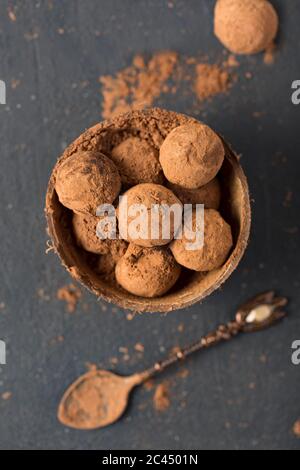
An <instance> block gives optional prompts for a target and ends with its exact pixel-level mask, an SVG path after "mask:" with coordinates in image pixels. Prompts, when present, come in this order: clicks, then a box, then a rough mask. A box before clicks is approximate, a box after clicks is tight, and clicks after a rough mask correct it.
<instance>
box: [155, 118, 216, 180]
mask: <svg viewBox="0 0 300 470" xmlns="http://www.w3.org/2000/svg"><path fill="white" fill-rule="evenodd" d="M224 156H225V150H224V146H223V143H222V141H221V139H220V137H218V135H217V134H216V133H215V132H214V131H213V130H212V129H210V127H208V126H206V125H205V124H201V123H191V124H185V125H182V126H178V127H176V128H175V129H173V130H172V131H171V132H170V134H169V135H168V136H167V138H166V139H165V140H164V142H163V144H162V146H161V148H160V157H159V159H160V163H161V166H162V168H163V171H164V174H165V176H166V178H167V179H168V180H169V181H170V182H171V183H174V184H178V185H179V186H182V187H183V188H188V189H196V188H199V187H200V186H204V185H205V184H207V183H208V182H209V181H211V180H212V179H213V178H214V177H215V176H216V174H217V173H218V171H219V170H220V168H221V166H222V163H223V160H224Z"/></svg>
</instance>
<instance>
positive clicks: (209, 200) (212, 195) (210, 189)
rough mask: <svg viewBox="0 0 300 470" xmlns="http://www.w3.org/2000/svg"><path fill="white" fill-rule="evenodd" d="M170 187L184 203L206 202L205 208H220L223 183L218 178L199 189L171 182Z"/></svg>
mask: <svg viewBox="0 0 300 470" xmlns="http://www.w3.org/2000/svg"><path fill="white" fill-rule="evenodd" d="M168 187H169V188H170V189H171V190H172V191H173V193H174V194H175V195H176V196H177V197H178V199H180V201H181V202H182V204H193V205H195V204H204V207H205V209H218V208H219V206H220V201H221V185H220V182H219V180H218V179H217V178H214V179H213V180H211V181H210V182H209V183H207V184H206V185H204V186H201V187H200V188H198V189H186V188H182V186H178V185H177V184H172V183H169V184H168Z"/></svg>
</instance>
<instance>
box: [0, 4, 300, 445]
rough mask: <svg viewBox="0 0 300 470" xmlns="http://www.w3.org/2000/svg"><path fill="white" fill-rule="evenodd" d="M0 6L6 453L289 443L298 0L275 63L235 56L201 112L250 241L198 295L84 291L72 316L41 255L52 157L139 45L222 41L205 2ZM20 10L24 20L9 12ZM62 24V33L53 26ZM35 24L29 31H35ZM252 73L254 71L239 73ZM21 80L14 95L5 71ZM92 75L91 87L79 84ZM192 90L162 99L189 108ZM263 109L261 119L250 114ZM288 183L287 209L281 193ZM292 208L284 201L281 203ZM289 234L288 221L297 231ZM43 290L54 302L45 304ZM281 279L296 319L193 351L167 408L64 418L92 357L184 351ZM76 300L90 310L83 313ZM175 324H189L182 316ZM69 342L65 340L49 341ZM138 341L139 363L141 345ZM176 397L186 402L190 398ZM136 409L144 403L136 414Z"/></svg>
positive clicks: (294, 389) (123, 367) (58, 280)
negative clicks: (194, 298) (238, 162)
mask: <svg viewBox="0 0 300 470" xmlns="http://www.w3.org/2000/svg"><path fill="white" fill-rule="evenodd" d="M167 3H168V2H167V1H164V0H155V1H154V0H152V1H150V0H99V1H96V0H85V1H79V0H77V1H76V0H60V1H53V2H50V0H49V1H47V0H44V1H30V0H22V1H17V2H8V1H4V0H2V1H1V4H0V51H1V69H0V70H1V76H0V78H1V79H2V80H5V81H6V83H7V84H8V96H7V105H6V106H0V119H1V143H2V145H1V172H0V182H1V198H0V204H1V206H0V211H1V220H0V234H1V244H0V259H1V265H0V266H1V268H0V269H1V283H0V302H4V303H5V305H6V306H5V308H4V310H1V311H0V338H1V339H4V340H6V341H7V345H8V358H7V360H8V363H7V365H6V366H2V367H1V370H0V394H2V393H3V392H6V391H11V392H12V397H11V399H10V400H8V401H4V400H1V399H0V448H1V449H7V448H17V449H24V448H25V449H49V448H50V449H55V448H56V449H117V448H118V449H230V448H233V449H246V448H250V449H265V448H267V449H282V448H284V449H297V448H299V441H298V440H297V439H296V438H295V437H294V436H293V433H292V431H291V428H292V426H293V424H294V422H295V421H296V419H298V418H299V417H300V404H299V378H300V366H299V367H295V366H292V364H291V344H292V341H293V340H295V339H300V317H299V308H300V298H299V287H300V273H299V253H298V248H299V232H297V233H294V234H291V233H289V232H290V229H294V228H295V227H297V228H298V227H299V206H300V197H299V194H298V188H299V147H300V131H299V117H300V106H299V107H296V106H293V105H292V103H291V99H290V96H291V82H292V81H293V80H295V79H300V76H299V74H300V72H299V66H300V59H299V46H300V32H299V19H300V3H299V1H298V0H289V1H288V2H287V1H283V0H282V1H280V0H278V1H274V4H275V5H276V6H277V7H278V8H279V11H280V14H281V21H282V25H281V35H280V50H279V52H278V55H277V58H276V62H275V64H274V65H273V66H271V67H267V66H265V65H264V64H263V60H262V56H260V55H259V56H256V57H251V58H243V59H241V60H240V62H241V64H242V66H241V67H240V68H239V70H238V74H239V76H240V80H239V82H238V83H237V84H236V85H235V87H234V88H233V89H232V91H231V92H230V94H229V95H228V96H221V97H218V98H216V99H214V100H213V101H212V103H210V104H206V105H205V106H203V107H202V109H200V117H202V118H205V119H206V121H207V122H208V123H209V124H210V125H212V126H213V127H214V128H216V129H217V130H218V131H219V132H221V133H222V134H223V135H225V136H226V137H227V139H228V140H229V141H230V142H232V144H233V145H234V147H235V148H236V149H237V151H238V152H240V153H242V155H243V157H242V163H243V166H244V168H245V170H246V172H247V175H248V177H249V184H250V188H251V193H252V196H253V198H254V199H255V203H254V204H253V228H252V235H251V242H250V246H249V249H248V251H247V254H246V256H245V257H244V259H243V262H242V263H241V265H240V267H239V269H238V270H237V271H236V272H235V273H234V275H233V276H232V277H231V278H230V280H229V281H228V282H227V283H226V284H225V286H224V288H223V289H222V291H219V292H217V293H215V294H214V295H212V296H211V297H210V298H209V299H208V300H206V301H205V302H204V303H203V304H202V305H195V306H193V307H192V308H190V309H188V310H186V311H179V312H175V313H172V314H170V315H169V316H167V317H165V316H159V315H156V314H153V315H142V316H138V317H136V318H135V319H134V320H133V321H127V320H126V315H125V312H124V311H121V310H117V312H115V313H113V312H112V311H111V306H107V311H106V312H103V309H102V308H101V305H103V304H101V303H100V304H99V303H97V300H96V299H95V298H94V297H93V296H92V295H91V294H89V293H88V292H85V293H84V297H83V300H82V302H81V304H80V307H79V308H78V309H77V311H76V313H75V314H74V315H70V314H68V313H65V311H64V306H63V304H62V303H61V302H59V301H58V300H56V298H55V295H56V291H57V289H58V288H59V287H61V286H62V285H64V284H65V283H68V282H70V279H69V277H68V276H67V274H66V273H65V272H64V270H63V268H62V267H61V266H60V263H59V261H58V259H57V257H56V256H55V255H53V254H49V255H48V256H46V255H45V241H46V235H45V221H44V216H43V205H44V194H45V190H46V185H47V180H48V177H49V174H50V172H51V169H52V167H53V165H54V163H55V161H56V158H57V156H58V155H59V154H60V153H61V151H62V149H63V148H64V146H65V145H66V143H69V142H70V141H72V140H73V139H74V138H75V137H76V136H77V135H78V134H79V133H81V132H82V131H83V129H84V128H86V127H89V126H90V125H92V124H93V123H95V122H97V121H98V120H99V119H101V114H100V106H101V95H100V93H99V83H98V77H99V75H101V74H105V73H114V72H115V71H117V70H118V69H119V68H121V67H123V66H125V65H126V64H129V63H130V60H131V58H132V55H133V54H134V53H136V52H145V53H151V52H153V51H155V50H158V49H164V48H170V49H174V50H177V51H179V52H181V53H184V54H187V55H201V54H208V55H209V57H210V59H211V60H212V61H214V60H215V59H217V58H220V56H221V55H222V47H221V46H220V44H219V43H218V42H217V40H216V39H215V38H214V36H213V34H212V10H213V4H214V2H213V1H212V0H185V1H181V0H178V1H173V2H169V3H173V4H174V8H169V7H168V6H167ZM9 5H13V6H15V5H17V10H16V16H17V21H16V22H12V21H10V20H9V18H8V14H7V7H8V6H9ZM58 28H64V34H59V32H58ZM28 33H35V35H36V37H35V38H34V39H31V40H29V38H28ZM245 72H252V74H253V78H252V80H247V79H245V78H244V73H245ZM13 79H19V80H20V85H19V86H18V87H17V88H16V89H12V87H11V86H10V83H11V80H13ZM85 81H88V83H87V84H86V86H82V83H83V82H85ZM192 102H193V99H192V97H189V96H187V97H186V98H185V99H182V97H176V96H175V97H173V98H172V101H168V100H167V99H166V100H164V99H162V100H160V101H159V103H158V104H159V105H161V106H165V107H168V108H170V109H173V110H177V111H182V112H190V109H192V108H193V106H192V104H193V103H192ZM256 111H259V112H261V111H262V112H264V114H263V116H262V117H261V118H260V119H254V118H253V116H252V114H253V112H256ZM289 191H292V192H293V197H292V200H291V202H290V204H284V201H285V199H286V195H287V193H288V192H289ZM286 206H288V207H286ZM293 231H294V230H292V232H293ZM40 288H42V289H44V290H45V292H46V294H48V295H49V296H50V300H49V301H45V300H41V299H40V298H38V295H37V291H38V289H40ZM269 288H276V289H277V290H278V291H279V292H280V293H281V294H285V295H288V296H289V297H290V299H291V305H290V308H289V312H290V317H289V318H288V319H287V320H286V321H285V322H284V323H283V324H282V325H281V326H278V327H276V328H274V329H272V330H269V331H266V332H263V333H260V334H257V335H254V336H245V337H243V338H240V339H238V340H236V341H235V342H233V343H232V344H230V345H223V346H220V347H218V348H217V349H215V350H212V351H210V352H206V353H204V354H203V355H200V356H197V357H194V358H191V360H190V361H189V363H188V364H187V367H188V369H189V377H187V378H186V379H182V378H181V379H180V378H178V377H177V378H176V373H175V371H174V374H173V373H170V374H167V375H166V377H169V378H171V377H174V378H175V379H176V380H175V383H174V384H173V386H172V388H171V392H172V398H171V406H170V408H169V409H168V410H167V411H166V412H165V413H157V412H155V411H154V410H153V407H152V402H151V401H152V396H151V394H152V392H147V391H145V390H143V389H141V390H139V391H137V393H136V394H135V396H134V398H133V402H132V407H131V409H130V410H129V413H127V415H126V417H125V418H124V419H123V420H122V421H120V422H119V423H117V424H116V425H114V426H112V427H110V428H107V429H104V430H101V431H95V432H87V433H83V432H77V431H73V430H68V429H66V428H63V427H62V426H61V425H60V424H59V423H58V422H57V420H56V407H57V404H58V401H59V399H60V397H61V394H62V392H63V390H64V388H65V387H66V386H67V385H68V384H69V383H70V382H71V381H72V380H73V379H74V378H76V377H77V376H78V375H79V374H80V373H82V372H84V371H85V363H86V362H88V361H90V362H97V363H101V364H102V365H103V366H105V367H109V361H108V359H109V358H110V357H112V356H118V357H122V355H120V353H119V352H118V348H119V347H120V346H127V347H129V350H130V355H131V361H129V362H128V363H126V362H122V360H121V362H120V364H119V366H118V370H119V371H120V372H121V373H131V372H133V371H135V370H137V369H139V368H142V367H143V366H148V365H150V364H152V362H153V361H155V360H156V359H158V358H159V357H160V356H161V351H163V349H165V350H168V349H170V348H171V347H172V346H173V345H174V344H175V345H178V344H179V345H184V344H186V343H189V342H190V341H193V340H195V339H197V338H198V336H200V335H202V334H204V333H206V332H208V331H209V330H211V329H213V328H214V327H215V326H216V325H217V324H218V323H219V322H220V321H227V320H229V319H230V318H231V316H232V314H233V312H234V311H235V308H236V306H238V305H239V303H240V302H242V301H244V300H245V299H246V298H247V297H249V296H252V295H253V294H256V293H257V292H259V291H261V290H265V289H269ZM83 304H87V305H88V310H87V311H84V309H83ZM181 323H183V324H184V331H183V332H182V333H179V332H178V331H177V328H178V326H179V325H180V324H181ZM59 335H63V336H64V341H63V342H62V343H54V344H53V339H54V338H56V337H57V336H59ZM137 342H142V343H143V344H144V346H145V353H144V355H143V357H141V358H139V357H138V355H137V354H134V353H133V352H132V351H133V347H134V345H135V344H136V343H137ZM183 402H185V404H186V406H185V407H184V406H183ZM144 406H145V408H144V409H141V408H143V407H144Z"/></svg>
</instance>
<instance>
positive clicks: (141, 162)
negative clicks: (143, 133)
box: [111, 137, 164, 186]
mask: <svg viewBox="0 0 300 470" xmlns="http://www.w3.org/2000/svg"><path fill="white" fill-rule="evenodd" d="M111 158H112V160H113V161H114V163H115V164H116V167H117V168H118V170H119V172H120V175H121V180H122V183H124V185H125V186H134V185H136V184H140V183H157V184H163V182H164V175H163V171H162V168H161V165H160V163H159V152H158V150H157V149H156V148H154V147H152V145H150V144H149V143H148V142H147V141H146V140H145V139H141V138H139V137H129V138H128V139H126V140H124V141H123V142H121V143H120V144H119V145H117V146H116V147H114V148H113V150H112V152H111Z"/></svg>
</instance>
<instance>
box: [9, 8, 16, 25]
mask: <svg viewBox="0 0 300 470" xmlns="http://www.w3.org/2000/svg"><path fill="white" fill-rule="evenodd" d="M7 14H8V17H9V19H10V21H12V22H13V23H15V22H16V21H17V15H16V12H15V10H14V9H13V8H12V7H9V8H8V9H7Z"/></svg>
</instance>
